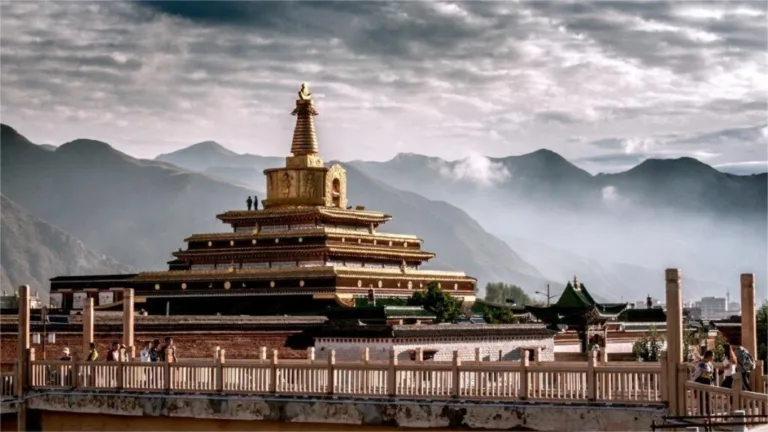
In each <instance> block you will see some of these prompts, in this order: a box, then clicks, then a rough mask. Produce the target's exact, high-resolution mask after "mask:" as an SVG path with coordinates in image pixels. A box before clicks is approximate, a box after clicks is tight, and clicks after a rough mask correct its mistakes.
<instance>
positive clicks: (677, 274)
mask: <svg viewBox="0 0 768 432" xmlns="http://www.w3.org/2000/svg"><path fill="white" fill-rule="evenodd" d="M664 276H665V278H666V280H667V282H675V283H676V282H680V279H681V278H682V276H683V272H681V271H680V269H675V268H668V269H666V270H665V271H664Z"/></svg>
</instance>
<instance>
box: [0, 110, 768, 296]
mask: <svg viewBox="0 0 768 432" xmlns="http://www.w3.org/2000/svg"><path fill="white" fill-rule="evenodd" d="M1 129H2V130H1V132H2V136H1V137H0V142H1V143H2V172H1V174H2V179H1V180H2V194H3V195H4V196H6V197H8V198H9V199H11V200H13V201H15V202H16V203H17V204H16V205H17V206H21V207H23V208H25V209H26V210H28V213H24V214H26V216H24V218H28V219H29V220H30V223H32V222H31V221H32V220H45V221H47V222H49V223H51V224H52V225H54V226H56V227H58V228H60V229H61V230H63V231H64V232H67V233H71V235H72V236H74V237H76V238H79V239H82V242H83V243H84V246H83V247H84V248H86V249H91V250H93V251H94V252H93V253H94V254H95V256H98V255H99V254H101V255H108V256H112V257H115V259H116V260H117V261H118V262H120V263H123V264H120V265H121V266H126V267H128V266H130V267H134V268H139V269H159V268H164V267H165V261H167V260H169V259H171V256H170V252H171V251H172V250H174V249H175V248H177V247H180V246H183V244H182V240H183V238H185V237H186V236H188V235H190V234H192V233H201V232H217V231H222V230H224V229H225V226H224V225H222V224H221V223H220V222H218V221H217V220H216V219H215V217H214V216H215V214H217V213H219V212H221V211H224V210H228V209H236V208H242V207H244V201H245V198H246V196H248V195H254V194H256V195H262V194H261V193H260V192H259V191H263V190H264V176H263V173H262V171H263V170H264V169H266V168H271V167H275V166H281V165H283V163H284V159H283V158H277V157H262V156H258V155H253V154H238V153H235V152H232V151H231V150H229V149H227V148H225V147H224V146H221V145H220V144H218V143H216V142H213V141H207V142H202V143H199V144H195V145H192V146H190V147H187V148H185V149H182V150H179V151H176V152H172V153H168V154H164V155H160V156H158V157H157V158H156V159H155V160H142V159H136V158H133V157H131V156H128V155H126V154H124V153H121V152H119V151H117V150H115V149H114V148H112V147H111V146H110V145H109V144H107V143H104V142H100V141H93V140H87V139H78V140H75V141H72V142H68V143H65V144H62V145H60V146H58V147H54V146H51V145H36V144H34V143H32V142H30V141H29V140H27V139H26V138H25V137H23V136H22V135H21V134H19V133H18V132H17V131H15V130H14V129H13V128H11V127H9V126H6V125H2V127H1ZM286 150H287V149H286ZM343 165H344V166H345V168H346V169H347V175H348V192H349V197H350V204H352V205H365V206H367V207H368V208H371V209H376V210H381V211H384V212H386V213H389V214H392V215H393V216H394V219H393V220H392V221H390V222H389V223H387V224H386V225H385V226H383V227H382V230H383V231H393V232H403V233H410V234H416V235H418V236H420V237H421V238H423V239H424V240H425V245H424V247H425V249H426V250H430V251H433V252H436V253H437V258H436V259H435V260H433V261H432V262H430V264H429V266H431V267H433V268H453V269H460V270H464V271H466V272H467V273H468V274H470V275H472V276H475V277H477V278H478V279H479V281H480V284H479V285H480V286H483V285H484V283H485V282H491V281H503V282H507V283H517V284H520V285H521V286H523V287H524V288H525V289H526V290H528V291H529V292H531V293H532V292H534V291H542V290H543V289H544V287H545V286H546V284H554V285H552V286H553V290H552V292H558V290H557V288H558V287H561V286H562V285H564V282H565V279H566V278H568V279H570V277H572V276H573V275H578V277H579V279H580V280H582V281H583V282H584V283H585V284H587V286H589V287H590V291H593V292H595V293H596V294H597V296H598V297H600V298H603V299H610V300H614V301H618V300H620V299H622V298H623V299H624V300H633V299H641V298H644V297H645V295H646V294H648V293H651V294H652V295H654V296H657V297H658V296H661V295H663V286H664V285H663V280H662V276H661V274H662V270H663V268H665V267H682V268H683V269H684V272H685V275H686V279H685V283H686V290H690V291H689V292H695V293H697V294H701V295H707V294H709V295H723V294H724V291H725V290H728V289H733V290H736V289H737V288H738V285H736V282H735V281H736V280H737V279H738V273H739V272H743V271H750V272H755V273H758V280H763V279H762V277H763V275H764V274H765V262H766V259H768V258H767V257H766V252H765V250H766V241H765V239H766V226H765V219H766V213H768V212H767V211H766V195H767V194H766V175H765V174H759V175H749V176H737V175H731V174H725V173H722V172H720V171H717V170H715V169H713V168H712V167H710V166H708V165H706V164H703V163H701V162H699V161H697V160H695V159H690V158H681V159H674V160H647V161H645V162H643V163H641V164H640V165H638V166H636V167H635V168H633V169H630V170H628V171H626V172H623V173H617V174H608V175H592V174H590V173H588V172H586V171H584V170H582V169H580V168H578V167H576V166H575V165H573V164H572V163H570V162H569V161H567V160H566V159H564V158H563V157H561V156H560V155H558V154H557V153H554V152H552V151H549V150H539V151H536V152H533V153H530V154H527V155H521V156H513V157H508V158H497V159H493V158H483V157H472V158H467V159H464V160H459V161H445V160H442V159H439V158H434V157H427V156H422V155H417V154H400V155H398V156H397V157H395V158H394V159H392V160H390V161H387V162H367V161H352V162H346V163H343ZM4 203H5V201H4ZM32 215H34V216H32ZM4 216H5V215H4ZM19 242H21V240H20V239H19V238H14V237H6V236H3V248H4V250H5V248H8V249H16V248H18V247H19V245H18V243H19ZM734 251H739V253H738V254H734ZM62 253H70V252H66V251H62ZM24 259H26V258H23V257H14V256H13V255H9V256H8V257H7V256H6V254H3V273H4V277H3V281H4V282H3V283H4V286H5V285H6V284H7V283H6V282H5V281H6V279H7V278H6V276H8V275H11V274H18V275H20V276H14V278H15V279H14V280H12V281H10V282H8V283H13V284H15V285H18V284H20V283H24V282H21V281H18V279H19V278H20V277H21V278H24V277H28V276H25V273H23V272H22V271H16V270H13V271H14V272H15V273H12V272H11V270H6V269H13V268H22V269H23V268H24V263H23V260H24ZM761 260H762V261H761ZM83 271H84V272H88V271H89V270H87V269H85V270H83ZM41 272H42V273H46V271H44V270H41ZM66 272H69V270H66V271H65V273H66ZM60 274H62V273H61V270H59V269H58V268H55V269H54V268H51V269H50V270H48V271H47V273H46V275H45V277H53V276H56V275H60ZM39 277H43V276H39ZM45 277H43V279H45Z"/></svg>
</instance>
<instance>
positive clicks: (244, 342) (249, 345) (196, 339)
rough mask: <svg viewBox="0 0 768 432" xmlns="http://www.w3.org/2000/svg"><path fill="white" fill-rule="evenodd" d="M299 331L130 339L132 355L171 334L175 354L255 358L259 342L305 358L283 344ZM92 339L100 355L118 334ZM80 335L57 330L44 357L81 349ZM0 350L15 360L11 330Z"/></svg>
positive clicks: (14, 338) (37, 352)
mask: <svg viewBox="0 0 768 432" xmlns="http://www.w3.org/2000/svg"><path fill="white" fill-rule="evenodd" d="M297 333H299V332H298V331H241V332H231V331H229V332H178V331H175V332H166V333H163V334H143V333H136V334H135V335H134V340H135V343H136V345H137V347H136V355H137V356H138V354H139V351H140V350H141V345H142V342H143V341H146V340H151V339H154V338H157V339H160V340H161V342H162V340H163V338H165V336H171V337H173V342H174V344H175V345H177V347H178V348H177V350H178V351H177V352H178V356H179V358H181V359H184V358H212V356H213V350H214V349H215V348H216V347H217V346H219V347H221V348H223V349H226V350H227V358H229V359H246V358H252V359H256V358H258V357H259V352H260V349H261V347H262V346H266V347H267V348H268V350H269V352H271V351H272V350H273V349H276V350H278V355H279V356H280V358H306V356H307V352H306V350H305V349H297V350H294V349H291V348H289V347H287V346H286V343H287V340H288V338H289V337H290V336H292V335H294V334H297ZM94 336H95V339H96V340H95V342H96V345H97V347H98V350H99V356H100V358H102V359H103V358H104V357H105V356H106V353H107V350H108V349H109V345H110V344H111V343H112V342H113V341H118V342H121V340H122V335H121V334H110V333H96V334H95V335H94ZM82 346H83V342H82V335H81V334H79V333H57V334H56V343H55V344H49V343H46V348H45V349H46V358H47V359H48V360H53V359H58V358H59V357H60V356H61V353H62V350H63V349H64V347H69V349H70V350H71V351H72V352H73V353H76V354H78V355H81V354H82V353H81V351H82ZM32 347H33V348H35V356H36V357H37V358H38V359H42V358H43V357H42V345H40V344H33V345H32ZM0 352H1V354H2V363H3V364H8V363H12V362H14V361H15V360H16V358H17V356H18V335H17V334H15V333H2V334H0Z"/></svg>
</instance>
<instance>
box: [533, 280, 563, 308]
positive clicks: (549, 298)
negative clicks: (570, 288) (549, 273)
mask: <svg viewBox="0 0 768 432" xmlns="http://www.w3.org/2000/svg"><path fill="white" fill-rule="evenodd" d="M535 293H536V294H541V295H543V296H545V297H546V298H547V306H549V304H550V300H552V299H553V298H555V297H557V296H559V295H560V294H554V295H550V294H549V284H547V292H546V293H543V292H541V291H535Z"/></svg>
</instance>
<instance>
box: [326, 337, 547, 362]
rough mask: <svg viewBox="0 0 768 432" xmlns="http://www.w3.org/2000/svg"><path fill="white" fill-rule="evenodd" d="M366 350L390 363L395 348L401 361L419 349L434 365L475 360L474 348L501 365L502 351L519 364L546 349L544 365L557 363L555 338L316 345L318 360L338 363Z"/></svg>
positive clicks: (343, 340)
mask: <svg viewBox="0 0 768 432" xmlns="http://www.w3.org/2000/svg"><path fill="white" fill-rule="evenodd" d="M365 347H368V349H369V356H370V359H371V360H372V361H389V352H390V350H392V349H393V348H394V349H395V352H396V353H397V358H398V360H399V361H408V360H410V359H411V354H410V353H411V352H412V351H415V350H417V349H418V348H423V350H424V351H436V352H435V355H434V357H433V360H434V361H451V360H453V352H454V351H455V350H457V351H459V359H461V360H464V361H473V360H475V348H480V358H481V359H482V360H483V361H498V360H499V351H501V353H502V360H504V361H514V360H520V353H521V350H522V349H534V348H536V347H541V348H543V350H542V353H541V359H542V361H552V360H554V359H555V340H554V338H552V337H546V338H545V337H542V338H538V337H526V338H501V337H485V338H445V339H435V338H431V339H378V340H377V339H348V338H320V339H317V340H316V341H315V358H317V359H327V358H328V353H329V352H330V350H332V349H333V350H336V360H337V361H355V360H359V359H360V356H361V352H362V351H363V349H364V348H365Z"/></svg>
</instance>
